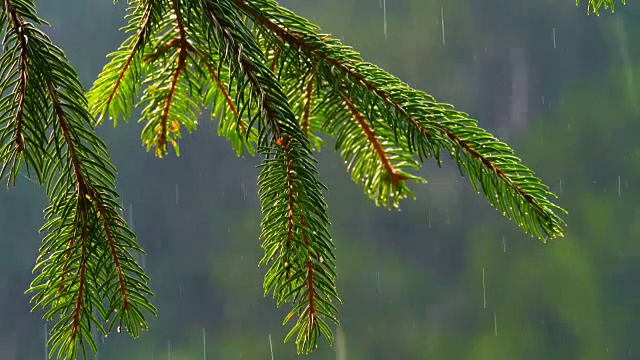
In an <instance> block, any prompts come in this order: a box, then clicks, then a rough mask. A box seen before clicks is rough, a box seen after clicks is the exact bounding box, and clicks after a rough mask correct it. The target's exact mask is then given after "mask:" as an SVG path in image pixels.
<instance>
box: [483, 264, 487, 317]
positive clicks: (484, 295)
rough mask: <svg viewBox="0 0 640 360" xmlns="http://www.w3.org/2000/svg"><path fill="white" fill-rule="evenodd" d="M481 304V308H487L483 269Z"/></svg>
mask: <svg viewBox="0 0 640 360" xmlns="http://www.w3.org/2000/svg"><path fill="white" fill-rule="evenodd" d="M482 304H483V307H484V308H485V309H486V308H487V288H486V287H485V283H484V267H483V268H482Z"/></svg>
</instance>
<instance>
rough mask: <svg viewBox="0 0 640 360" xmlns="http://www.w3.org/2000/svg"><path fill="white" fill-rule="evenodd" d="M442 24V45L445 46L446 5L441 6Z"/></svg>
mask: <svg viewBox="0 0 640 360" xmlns="http://www.w3.org/2000/svg"><path fill="white" fill-rule="evenodd" d="M440 24H441V26H442V45H444V44H445V41H444V5H440Z"/></svg>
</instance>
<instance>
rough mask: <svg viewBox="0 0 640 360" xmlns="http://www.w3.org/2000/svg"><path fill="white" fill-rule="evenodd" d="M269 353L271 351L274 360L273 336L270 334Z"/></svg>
mask: <svg viewBox="0 0 640 360" xmlns="http://www.w3.org/2000/svg"><path fill="white" fill-rule="evenodd" d="M269 351H271V360H273V343H272V342H271V334H269Z"/></svg>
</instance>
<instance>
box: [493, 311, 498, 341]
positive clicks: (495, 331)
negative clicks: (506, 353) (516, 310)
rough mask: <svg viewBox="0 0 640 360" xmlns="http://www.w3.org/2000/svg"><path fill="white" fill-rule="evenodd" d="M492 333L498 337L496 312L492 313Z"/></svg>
mask: <svg viewBox="0 0 640 360" xmlns="http://www.w3.org/2000/svg"><path fill="white" fill-rule="evenodd" d="M493 332H494V334H496V336H498V315H497V314H496V312H495V311H494V312H493Z"/></svg>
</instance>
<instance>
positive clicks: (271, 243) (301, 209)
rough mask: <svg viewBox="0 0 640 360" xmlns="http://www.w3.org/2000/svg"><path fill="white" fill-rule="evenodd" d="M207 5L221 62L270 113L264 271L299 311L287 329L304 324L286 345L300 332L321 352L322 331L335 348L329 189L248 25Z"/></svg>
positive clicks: (265, 148)
mask: <svg viewBox="0 0 640 360" xmlns="http://www.w3.org/2000/svg"><path fill="white" fill-rule="evenodd" d="M202 5H203V8H204V9H205V15H206V16H207V17H208V19H207V20H209V22H210V25H211V28H212V29H214V31H215V34H214V36H217V37H218V39H219V40H218V41H219V43H222V44H225V45H224V46H221V47H220V48H219V54H218V56H219V57H220V59H221V60H222V61H225V62H227V63H228V66H229V67H230V68H233V69H237V72H236V73H237V74H238V76H242V78H239V79H237V81H236V83H237V84H238V85H237V86H238V87H239V89H238V90H237V92H238V93H244V89H243V88H245V87H247V88H249V89H251V93H252V94H253V96H252V97H253V98H254V99H255V100H254V101H255V107H256V108H258V109H259V113H261V114H263V116H262V117H261V118H260V119H259V120H260V121H259V123H258V130H259V134H260V137H259V141H258V143H259V145H260V146H261V147H262V148H261V153H262V154H263V156H265V160H264V162H263V165H262V168H263V169H262V171H261V173H260V177H259V182H258V186H259V191H260V200H261V202H262V212H263V214H264V218H263V221H262V227H263V231H262V235H261V237H262V239H263V248H264V249H265V256H264V257H263V259H262V260H261V264H268V263H272V266H271V268H270V269H269V270H268V271H267V274H266V275H265V292H267V293H268V292H270V291H273V293H274V296H275V297H277V298H278V304H279V305H280V304H282V303H283V302H285V301H287V302H288V301H291V302H292V303H293V304H294V308H293V310H292V311H291V312H290V314H289V315H288V316H287V319H286V320H285V323H286V321H288V320H289V319H290V318H291V317H292V316H293V315H294V314H298V316H299V317H298V321H297V323H296V324H295V325H294V327H293V328H292V329H291V331H290V332H289V335H288V336H287V338H286V339H289V338H290V337H291V336H292V335H293V334H294V333H296V332H297V333H298V336H297V339H296V345H297V348H298V352H309V351H311V350H312V349H313V348H315V347H316V346H317V338H318V334H319V333H320V332H322V333H323V334H324V335H325V337H326V338H327V340H328V341H329V342H330V343H331V342H332V336H333V335H332V333H331V331H330V330H329V327H328V325H327V324H326V321H325V320H324V317H327V318H328V319H330V320H332V321H334V322H336V323H337V318H336V317H335V313H336V312H337V309H336V308H335V306H334V305H333V304H332V300H337V301H339V298H338V295H337V293H336V290H335V273H334V271H333V267H334V266H335V263H334V261H335V255H334V249H333V248H334V246H333V242H332V241H331V238H330V236H329V234H328V227H329V222H328V218H327V215H326V205H325V204H324V200H323V196H322V192H321V190H322V188H323V186H322V185H321V184H320V183H319V182H318V181H317V180H316V174H315V169H314V166H313V162H314V159H313V157H312V156H311V152H310V149H309V146H310V144H309V142H308V139H307V138H306V136H305V135H304V133H303V132H302V130H301V129H300V126H299V124H298V122H297V120H296V118H295V116H294V114H293V112H292V111H291V109H290V107H289V105H288V102H287V99H286V97H285V95H284V93H283V92H282V89H281V87H280V84H279V83H278V82H277V81H275V79H274V76H273V73H272V72H271V71H270V69H268V68H267V67H266V66H265V64H266V59H265V58H264V55H263V53H262V51H261V49H260V47H259V46H258V44H257V43H256V42H255V40H254V39H253V37H252V36H251V33H250V32H249V31H248V30H247V29H246V27H243V26H238V24H242V23H243V21H242V18H241V17H240V16H239V14H238V13H237V12H235V11H233V10H231V8H224V7H222V6H221V5H220V4H218V3H217V2H213V1H208V0H203V2H202ZM240 44H242V45H240ZM232 73H234V71H232ZM249 102H251V98H250V99H249ZM254 119H255V120H258V119H256V118H255V117H254V118H252V121H254ZM281 179H286V181H284V182H283V181H282V180H281ZM323 255H324V257H326V258H327V259H326V260H325V259H324V257H323ZM321 259H322V261H321ZM319 315H322V316H319Z"/></svg>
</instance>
